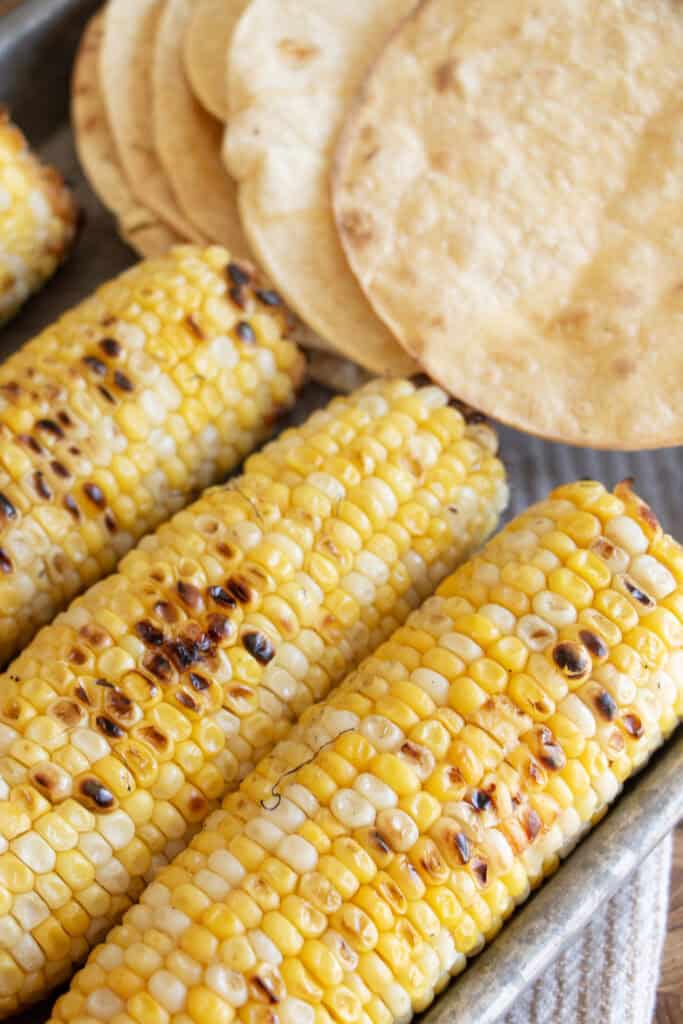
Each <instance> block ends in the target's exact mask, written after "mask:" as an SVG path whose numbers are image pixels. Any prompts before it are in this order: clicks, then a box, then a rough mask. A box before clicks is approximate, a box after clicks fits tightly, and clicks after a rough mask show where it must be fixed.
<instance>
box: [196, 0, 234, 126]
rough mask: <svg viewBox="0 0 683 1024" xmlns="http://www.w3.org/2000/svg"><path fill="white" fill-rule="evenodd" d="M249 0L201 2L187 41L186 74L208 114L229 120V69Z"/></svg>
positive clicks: (208, 0) (204, 0) (201, 0)
mask: <svg viewBox="0 0 683 1024" xmlns="http://www.w3.org/2000/svg"><path fill="white" fill-rule="evenodd" d="M247 3H248V0H199V2H198V3H197V4H196V6H195V9H194V12H193V14H192V17H191V18H190V23H189V25H188V26H187V31H186V32H185V39H184V41H183V60H184V64H185V73H186V74H187V79H188V81H189V83H190V86H191V88H192V91H193V93H194V94H195V96H196V98H197V99H198V100H199V102H200V103H201V105H202V106H203V107H204V109H205V110H207V111H208V112H209V114H212V115H213V116H214V117H216V118H218V120H219V121H227V119H228V101H227V81H226V69H227V63H228V50H229V48H230V39H231V38H232V32H233V29H234V27H235V25H236V24H237V19H238V18H239V17H240V15H241V14H242V11H243V10H244V8H245V7H246V6H247Z"/></svg>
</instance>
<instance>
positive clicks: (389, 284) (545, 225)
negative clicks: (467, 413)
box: [334, 0, 683, 448]
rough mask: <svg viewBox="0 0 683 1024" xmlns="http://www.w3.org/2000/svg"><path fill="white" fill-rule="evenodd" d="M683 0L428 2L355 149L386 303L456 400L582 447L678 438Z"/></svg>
mask: <svg viewBox="0 0 683 1024" xmlns="http://www.w3.org/2000/svg"><path fill="white" fill-rule="evenodd" d="M682 54H683V6H681V4H679V3H676V2H674V0H629V2H627V3H623V2H622V0H555V2H554V3H547V4H541V5H539V4H537V3H536V2H535V0H517V2H516V3H514V4H502V3H500V2H499V0H476V2H475V0H458V3H457V4H454V3H453V2H452V0H426V2H423V3H422V4H421V5H420V6H419V8H418V10H417V11H416V12H415V13H414V15H413V16H412V17H411V18H410V19H408V20H407V22H406V23H405V24H404V26H403V27H402V28H401V29H400V30H399V31H398V32H397V34H396V35H395V36H394V38H393V39H392V40H391V41H390V42H389V43H388V45H387V48H386V49H385V51H384V53H383V55H382V56H381V58H380V59H379V60H378V62H377V63H376V65H375V67H374V69H373V71H372V73H371V74H370V76H369V78H368V80H367V82H366V85H365V88H364V90H363V93H362V96H361V97H360V99H359V100H358V101H357V103H356V105H355V109H354V111H353V113H352V114H351V116H350V118H349V120H348V122H347V125H346V129H345V133H344V135H343V138H342V140H341V143H340V147H339V150H338V154H337V162H336V170H335V188H334V194H335V211H336V217H337V223H338V226H339V230H340V234H341V237H342V239H343V242H344V246H345V248H346V253H347V255H348V258H349V260H350V262H351V265H352V267H353V269H354V271H355V273H356V275H357V277H358V280H359V281H360V283H361V284H362V286H363V289H364V290H365V292H366V294H367V296H368V297H369V299H370V301H371V302H372V304H373V306H374V308H375V310H376V311H377V312H378V313H379V315H380V316H381V317H382V318H383V319H384V320H385V322H386V323H387V324H388V325H390V327H391V330H392V331H393V332H394V333H395V334H396V336H397V337H399V338H400V340H401V342H402V343H403V344H404V345H405V346H406V348H408V349H409V350H410V351H411V352H413V353H414V354H415V355H416V356H417V357H418V358H419V360H420V362H422V363H423V364H424V366H425V368H426V369H427V371H428V372H429V373H430V374H431V375H432V376H433V377H434V378H435V379H436V380H438V381H439V382H440V383H441V384H442V385H444V386H445V387H446V388H448V390H449V391H451V392H452V393H453V394H455V395H458V396H459V397H461V398H463V399H464V400H465V401H467V402H468V403H470V404H471V405H474V406H477V407H478V408H481V409H483V410H484V411H486V412H488V413H490V414H492V415H494V416H496V417H498V418H499V419H501V420H503V421H505V422H507V423H510V424H512V425H513V426H516V427H520V428H522V429H524V430H527V431H530V432H532V433H537V434H540V435H543V436H546V437H550V438H555V439H559V440H562V441H566V442H572V443H577V444H583V445H592V446H595V447H606V448H646V447H656V446H663V445H671V444H675V443H680V442H681V441H683V401H682V397H683V396H682V382H683V60H682V59H681V55H682Z"/></svg>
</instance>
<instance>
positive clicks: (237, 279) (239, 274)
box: [227, 260, 251, 284]
mask: <svg viewBox="0 0 683 1024" xmlns="http://www.w3.org/2000/svg"><path fill="white" fill-rule="evenodd" d="M227 271H228V278H229V280H230V281H231V282H232V283H233V284H249V282H250V281H251V272H250V270H249V269H248V267H245V266H244V264H242V263H235V261H234V260H233V261H232V262H231V263H228V267H227Z"/></svg>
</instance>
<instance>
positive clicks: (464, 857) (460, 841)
mask: <svg viewBox="0 0 683 1024" xmlns="http://www.w3.org/2000/svg"><path fill="white" fill-rule="evenodd" d="M453 846H454V847H455V852H456V853H457V855H458V857H459V858H460V861H461V863H463V864H468V863H469V860H470V856H471V853H470V842H469V839H468V838H467V836H466V835H465V833H464V832H456V833H455V835H454V836H453Z"/></svg>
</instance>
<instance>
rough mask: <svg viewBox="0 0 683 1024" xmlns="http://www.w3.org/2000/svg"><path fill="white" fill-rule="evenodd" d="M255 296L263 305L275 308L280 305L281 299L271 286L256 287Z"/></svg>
mask: <svg viewBox="0 0 683 1024" xmlns="http://www.w3.org/2000/svg"><path fill="white" fill-rule="evenodd" d="M256 298H257V299H258V300H259V302H262V303H263V305H264V306H270V307H271V308H275V307H277V306H281V305H282V299H281V298H280V296H279V295H278V293H277V292H276V291H273V289H272V288H257V290H256Z"/></svg>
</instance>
